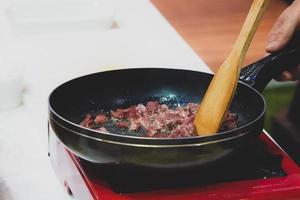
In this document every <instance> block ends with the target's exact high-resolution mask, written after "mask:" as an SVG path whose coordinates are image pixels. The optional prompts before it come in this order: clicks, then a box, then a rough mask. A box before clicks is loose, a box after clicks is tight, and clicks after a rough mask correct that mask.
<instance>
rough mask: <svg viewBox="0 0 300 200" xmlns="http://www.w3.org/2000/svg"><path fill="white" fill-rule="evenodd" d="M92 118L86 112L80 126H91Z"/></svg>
mask: <svg viewBox="0 0 300 200" xmlns="http://www.w3.org/2000/svg"><path fill="white" fill-rule="evenodd" d="M93 123H94V120H93V117H92V115H90V114H87V115H86V116H85V118H84V120H83V121H82V122H81V123H80V126H83V127H86V128H91V127H92V126H93Z"/></svg>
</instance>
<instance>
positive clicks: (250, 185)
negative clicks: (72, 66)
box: [49, 132, 300, 200]
mask: <svg viewBox="0 0 300 200" xmlns="http://www.w3.org/2000/svg"><path fill="white" fill-rule="evenodd" d="M262 146H263V148H261V147H262ZM253 149H255V150H256V152H249V154H251V155H245V156H243V157H244V158H240V159H242V160H239V162H238V163H240V164H237V163H232V164H231V165H228V166H227V167H223V166H222V167H220V166H219V168H218V169H217V170H214V169H211V170H208V172H204V173H202V174H201V172H200V171H199V170H198V171H197V170H195V171H190V172H188V173H187V175H185V174H184V173H181V172H178V173H177V172H175V173H174V172H172V174H170V173H167V174H163V173H160V172H155V173H154V174H151V173H150V174H149V172H145V173H144V174H143V172H141V173H140V172H138V171H135V170H133V171H130V170H127V171H126V169H121V170H120V169H111V168H110V167H106V168H105V167H103V166H98V165H97V164H93V163H90V162H88V161H85V160H82V159H80V158H79V157H77V156H76V155H74V154H72V153H71V152H69V151H68V150H67V149H65V147H64V146H63V145H62V144H61V142H60V141H59V140H58V139H57V137H56V136H55V135H54V134H53V133H50V135H49V153H50V154H49V155H50V158H51V160H52V164H53V167H54V170H55V172H56V174H57V176H58V178H59V180H60V181H61V182H62V183H63V185H64V186H65V188H66V189H67V191H68V192H69V194H70V195H72V196H73V197H74V198H75V199H79V200H87V199H93V200H96V199H102V200H135V199H143V200H149V199H155V200H169V199H172V200H177V199H178V200H179V199H188V200H196V199H197V200H199V199H205V200H215V199H218V200H220V199H222V200H233V199H243V200H246V199H247V200H250V199H251V200H262V199H263V200H267V199H270V200H271V199H272V200H297V199H300V167H299V166H298V165H297V164H296V163H295V162H294V161H293V160H292V159H291V158H290V157H289V156H288V155H287V154H286V153H285V152H284V151H283V150H282V149H281V148H280V147H279V146H278V145H277V143H276V142H275V141H274V140H273V139H272V138H271V137H270V136H269V135H268V134H267V133H266V132H264V133H262V134H261V136H260V138H259V143H258V144H257V145H255V146H253ZM263 149H265V150H263ZM252 157H254V158H255V159H252ZM138 173H140V174H142V175H141V176H140V177H136V174H138ZM189 173H190V174H189ZM145 174H146V176H144V175H145ZM197 174H201V175H199V176H197ZM145 177H147V178H145ZM131 185H132V186H131Z"/></svg>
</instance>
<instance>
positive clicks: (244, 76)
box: [240, 31, 300, 92]
mask: <svg viewBox="0 0 300 200" xmlns="http://www.w3.org/2000/svg"><path fill="white" fill-rule="evenodd" d="M298 64H300V31H298V32H296V33H295V34H294V36H293V38H292V39H291V41H290V42H289V43H288V45H287V46H286V47H285V48H284V49H282V50H280V51H278V52H276V53H273V54H270V55H268V56H266V57H264V58H262V59H260V60H259V61H257V62H255V63H252V64H250V65H248V66H247V67H245V68H243V69H242V70H241V73H240V81H242V82H244V83H246V84H247V85H250V86H251V87H253V88H255V89H256V90H258V91H260V92H261V91H263V89H264V88H265V87H266V86H267V84H268V83H269V82H270V81H271V80H272V78H273V77H275V76H277V75H280V74H281V73H282V72H283V71H285V70H288V69H291V68H294V67H296V66H298Z"/></svg>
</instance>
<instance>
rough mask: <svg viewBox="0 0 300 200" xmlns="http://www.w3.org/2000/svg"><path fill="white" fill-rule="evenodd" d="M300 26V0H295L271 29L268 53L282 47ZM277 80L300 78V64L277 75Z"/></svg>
mask: <svg viewBox="0 0 300 200" xmlns="http://www.w3.org/2000/svg"><path fill="white" fill-rule="evenodd" d="M299 27H300V0H295V1H294V2H293V3H292V4H291V5H290V6H289V7H288V8H286V9H285V10H284V11H283V13H282V14H281V15H280V16H279V18H278V19H277V21H276V22H275V24H274V26H273V28H272V29H271V31H270V33H269V36H268V42H267V46H266V51H267V52H268V53H273V52H276V51H278V50H280V49H282V48H283V47H284V46H285V45H286V44H287V43H288V42H289V40H290V39H291V37H292V35H293V33H294V32H295V31H296V30H297V29H298V28H299ZM276 80H279V81H291V80H300V65H299V66H298V67H297V68H296V69H292V70H288V71H284V72H283V73H282V74H281V75H280V76H279V77H276Z"/></svg>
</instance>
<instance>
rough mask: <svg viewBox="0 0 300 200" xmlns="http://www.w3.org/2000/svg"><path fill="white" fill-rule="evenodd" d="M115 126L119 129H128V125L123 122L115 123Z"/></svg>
mask: <svg viewBox="0 0 300 200" xmlns="http://www.w3.org/2000/svg"><path fill="white" fill-rule="evenodd" d="M116 126H117V127H119V128H129V123H128V122H125V121H118V122H116Z"/></svg>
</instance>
